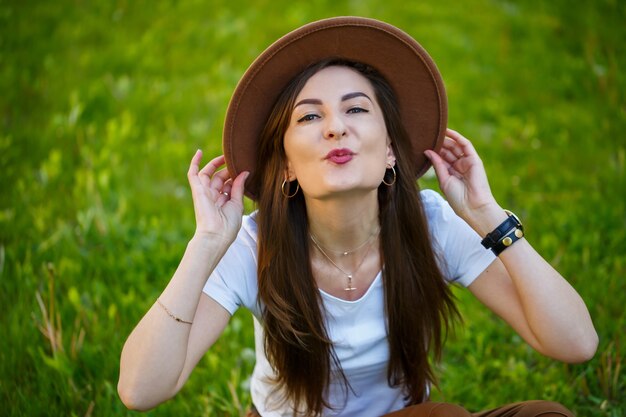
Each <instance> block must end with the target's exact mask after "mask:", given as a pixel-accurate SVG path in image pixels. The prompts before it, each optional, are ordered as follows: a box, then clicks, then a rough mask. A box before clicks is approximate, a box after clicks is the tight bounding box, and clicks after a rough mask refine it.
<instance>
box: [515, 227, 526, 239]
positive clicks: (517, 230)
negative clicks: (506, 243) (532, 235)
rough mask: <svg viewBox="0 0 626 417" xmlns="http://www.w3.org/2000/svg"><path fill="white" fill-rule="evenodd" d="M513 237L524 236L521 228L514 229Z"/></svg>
mask: <svg viewBox="0 0 626 417" xmlns="http://www.w3.org/2000/svg"><path fill="white" fill-rule="evenodd" d="M515 237H517V238H518V239H519V238H522V237H524V232H523V231H522V229H515Z"/></svg>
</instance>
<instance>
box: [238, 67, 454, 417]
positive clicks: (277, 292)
mask: <svg viewBox="0 0 626 417" xmlns="http://www.w3.org/2000/svg"><path fill="white" fill-rule="evenodd" d="M335 65H341V66H347V67H349V68H353V69H354V70H356V71H358V72H359V73H360V74H362V75H363V76H365V78H367V79H368V80H369V81H370V83H371V84H372V86H373V88H374V90H375V93H376V98H377V100H378V103H379V105H380V107H381V109H382V111H383V113H384V118H385V123H386V127H387V131H388V133H389V137H390V138H391V141H392V147H393V151H394V154H395V157H396V166H395V170H396V182H395V184H394V185H393V186H391V187H388V186H386V185H384V184H381V185H380V186H379V188H378V203H379V221H380V228H381V232H380V253H381V257H382V259H381V261H382V262H383V264H384V268H383V285H384V293H385V313H386V318H387V326H388V327H387V333H388V343H389V351H390V359H389V365H388V372H387V378H388V382H389V384H390V386H400V387H402V388H403V392H404V394H405V402H406V403H407V405H409V404H417V403H420V402H422V401H424V399H425V397H426V387H427V385H428V383H434V384H436V377H435V374H434V372H433V369H432V367H431V365H430V362H429V354H431V353H432V354H433V355H434V359H435V360H439V359H440V357H441V350H442V344H443V341H444V340H445V334H446V332H447V330H448V328H449V325H450V323H451V319H452V318H453V317H458V312H457V310H456V307H455V305H454V301H453V297H452V295H451V292H450V289H449V288H448V286H447V285H446V283H445V281H444V278H443V276H442V273H441V272H440V270H439V267H438V265H437V261H436V259H435V254H434V252H433V249H432V244H431V239H430V236H429V231H428V226H427V224H426V220H425V214H424V210H423V207H422V204H421V200H420V197H419V189H418V186H417V182H416V181H415V176H414V169H413V166H412V163H411V161H410V160H409V157H408V155H411V152H410V143H409V140H408V135H407V134H406V131H405V130H404V127H403V125H402V123H401V119H400V115H399V112H398V106H397V102H396V99H395V94H394V93H393V91H392V89H391V87H390V86H389V84H388V83H387V82H386V80H385V79H384V78H383V77H382V76H381V75H380V74H379V73H378V72H376V71H375V70H374V69H372V68H371V67H369V66H366V65H364V64H360V63H355V62H350V61H345V60H340V59H328V60H324V61H321V62H319V63H317V64H315V65H313V66H311V67H309V68H307V69H306V70H305V71H303V72H302V73H301V74H299V75H298V76H297V77H296V78H295V79H294V80H292V81H291V83H290V84H289V85H288V86H287V87H286V88H285V90H284V91H283V92H282V94H281V96H280V97H279V99H278V101H277V103H276V105H275V106H274V109H273V111H272V114H271V115H270V117H269V119H268V122H267V124H266V126H265V129H264V131H263V133H262V136H261V138H260V142H259V147H258V156H257V167H258V168H257V171H256V172H255V174H253V176H252V177H251V178H250V181H252V182H253V184H254V185H255V186H257V189H259V190H260V193H259V199H258V215H257V222H258V245H259V249H258V250H259V253H258V287H259V294H258V298H259V301H260V303H261V305H262V306H263V328H264V333H265V335H264V344H265V346H264V347H265V352H266V355H267V358H268V360H269V362H270V364H271V365H272V367H273V368H274V371H275V373H276V380H275V381H274V382H275V383H276V384H277V389H278V390H280V391H281V392H283V393H284V394H285V396H286V398H285V399H286V400H291V401H292V402H293V406H294V410H302V409H304V410H306V411H305V413H306V414H307V415H319V414H321V412H322V410H323V408H324V407H328V408H330V407H331V405H330V404H329V403H328V400H327V394H328V387H329V385H330V380H331V375H333V374H337V375H339V377H340V378H343V382H344V384H343V386H344V388H345V389H346V390H347V389H349V388H350V387H349V383H348V381H347V379H346V378H345V375H344V374H343V371H342V369H341V365H340V363H339V360H338V358H337V356H336V354H335V351H334V348H333V343H332V340H331V339H330V338H329V336H328V332H327V329H326V328H325V326H324V322H325V321H324V317H323V303H322V299H321V295H320V293H319V290H318V289H317V286H316V284H315V280H314V277H313V271H312V269H311V262H310V259H309V238H308V237H309V231H308V220H307V212H306V205H305V201H304V196H303V194H302V192H300V191H298V192H297V193H296V195H295V196H294V197H293V198H289V199H287V198H285V197H284V196H283V194H282V193H281V184H282V181H283V179H284V172H285V167H286V156H285V152H284V148H283V136H284V133H285V131H286V129H287V127H288V125H289V120H290V116H291V111H292V109H293V106H294V102H295V99H296V96H297V95H298V93H299V92H300V91H301V90H302V88H303V87H304V85H305V83H306V82H307V80H308V79H309V78H310V77H311V76H312V75H314V74H315V73H317V72H318V71H320V70H321V69H323V68H326V67H329V66H335ZM386 175H391V174H390V173H388V174H386ZM390 180H391V177H387V179H386V181H387V182H390ZM294 187H295V186H294ZM289 191H290V192H293V191H295V188H293V189H291V190H289Z"/></svg>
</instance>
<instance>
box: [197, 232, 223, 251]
mask: <svg viewBox="0 0 626 417" xmlns="http://www.w3.org/2000/svg"><path fill="white" fill-rule="evenodd" d="M232 241H233V240H232V239H227V238H226V237H225V236H222V235H220V234H217V233H208V232H198V231H196V232H195V233H194V235H193V236H192V238H191V239H190V240H189V243H187V247H188V248H190V249H192V250H198V251H206V252H216V251H218V252H219V251H220V249H223V250H225V249H226V248H228V247H229V246H230V244H231V243H232Z"/></svg>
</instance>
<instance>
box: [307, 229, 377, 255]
mask: <svg viewBox="0 0 626 417" xmlns="http://www.w3.org/2000/svg"><path fill="white" fill-rule="evenodd" d="M378 232H379V229H374V231H373V232H372V234H371V235H369V236H368V237H367V239H365V240H364V241H363V243H361V244H360V245H359V246H357V247H356V248H354V249H350V250H346V251H343V250H334V249H329V248H326V247H324V246H322V244H321V243H320V242H319V241H318V240H317V238H316V237H315V236H314V235H313V233H310V235H311V239H312V240H313V243H315V246H317V247H318V248H320V249H324V251H328V252H333V253H338V254H341V255H343V256H348V255H350V254H351V253H352V252H356V251H358V250H359V249H361V248H362V247H363V246H365V245H367V244H368V243H369V241H370V240H371V239H372V238H373V237H374V235H376V234H378Z"/></svg>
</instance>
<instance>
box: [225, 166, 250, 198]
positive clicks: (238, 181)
mask: <svg viewBox="0 0 626 417" xmlns="http://www.w3.org/2000/svg"><path fill="white" fill-rule="evenodd" d="M249 176H250V172H248V171H243V172H242V173H240V174H239V175H237V178H235V180H234V181H233V182H232V187H231V190H230V199H231V200H232V201H237V202H242V201H243V191H244V186H245V183H246V180H247V179H248V177H249Z"/></svg>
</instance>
